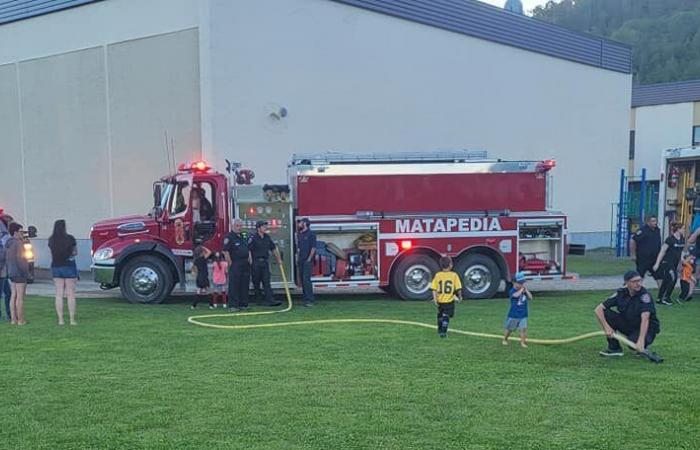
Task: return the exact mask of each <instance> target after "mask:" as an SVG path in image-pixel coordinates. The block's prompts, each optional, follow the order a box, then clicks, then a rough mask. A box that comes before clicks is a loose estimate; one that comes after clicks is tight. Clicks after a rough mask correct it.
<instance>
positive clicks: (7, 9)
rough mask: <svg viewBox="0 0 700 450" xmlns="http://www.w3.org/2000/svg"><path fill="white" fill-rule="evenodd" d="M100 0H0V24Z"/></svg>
mask: <svg viewBox="0 0 700 450" xmlns="http://www.w3.org/2000/svg"><path fill="white" fill-rule="evenodd" d="M99 1H102V0H0V25H1V24H4V23H9V22H15V21H17V20H23V19H28V18H30V17H35V16H41V15H43V14H48V13H52V12H55V11H60V10H62V9H68V8H73V7H75V6H80V5H84V4H86V3H94V2H99Z"/></svg>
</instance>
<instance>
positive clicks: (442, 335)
mask: <svg viewBox="0 0 700 450" xmlns="http://www.w3.org/2000/svg"><path fill="white" fill-rule="evenodd" d="M438 334H439V335H440V337H441V338H446V337H447V333H445V332H440V333H438Z"/></svg>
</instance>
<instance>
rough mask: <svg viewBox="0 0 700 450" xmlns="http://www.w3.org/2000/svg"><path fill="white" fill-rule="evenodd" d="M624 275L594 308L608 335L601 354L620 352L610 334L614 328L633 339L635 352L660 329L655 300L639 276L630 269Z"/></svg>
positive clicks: (615, 340)
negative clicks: (618, 283) (621, 283)
mask: <svg viewBox="0 0 700 450" xmlns="http://www.w3.org/2000/svg"><path fill="white" fill-rule="evenodd" d="M623 278H624V281H625V286H624V287H623V288H620V289H618V290H617V292H615V293H614V294H613V295H612V296H610V297H609V298H608V299H607V300H605V301H604V302H603V303H601V304H599V305H598V306H597V307H596V309H595V315H596V317H597V318H598V321H599V322H600V325H601V326H602V327H603V331H604V332H605V335H606V336H607V339H608V348H607V349H605V350H603V351H601V352H600V354H601V356H622V355H623V352H622V347H621V346H620V343H619V342H618V340H617V339H615V338H614V337H613V335H614V333H615V332H616V331H617V332H618V333H621V334H623V335H625V336H627V338H629V339H630V340H631V341H632V342H634V343H635V344H636V345H635V349H636V350H637V351H638V352H644V351H645V350H646V348H647V347H648V346H650V345H651V343H652V342H654V339H655V338H656V335H657V334H659V333H660V332H661V326H660V324H659V319H658V318H657V317H656V308H655V307H654V301H653V299H652V298H651V294H649V293H648V292H647V290H646V289H644V288H643V287H642V276H641V275H640V274H639V273H638V272H636V271H634V270H630V271H629V272H626V273H625V275H624V277H623ZM613 308H615V309H613Z"/></svg>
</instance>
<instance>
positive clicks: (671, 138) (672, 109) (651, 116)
mask: <svg viewBox="0 0 700 450" xmlns="http://www.w3.org/2000/svg"><path fill="white" fill-rule="evenodd" d="M635 117H636V119H635V128H634V130H635V150H634V175H635V176H640V175H641V172H642V169H643V168H646V169H647V178H648V179H651V180H659V179H660V178H659V177H660V174H661V153H662V152H663V151H664V150H665V149H668V148H673V147H687V146H689V145H691V144H692V142H691V141H692V133H693V103H692V102H691V103H677V104H672V105H656V106H644V107H639V108H635Z"/></svg>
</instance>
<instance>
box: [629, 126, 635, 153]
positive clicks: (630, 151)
mask: <svg viewBox="0 0 700 450" xmlns="http://www.w3.org/2000/svg"><path fill="white" fill-rule="evenodd" d="M629 159H634V130H632V131H630V148H629Z"/></svg>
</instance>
